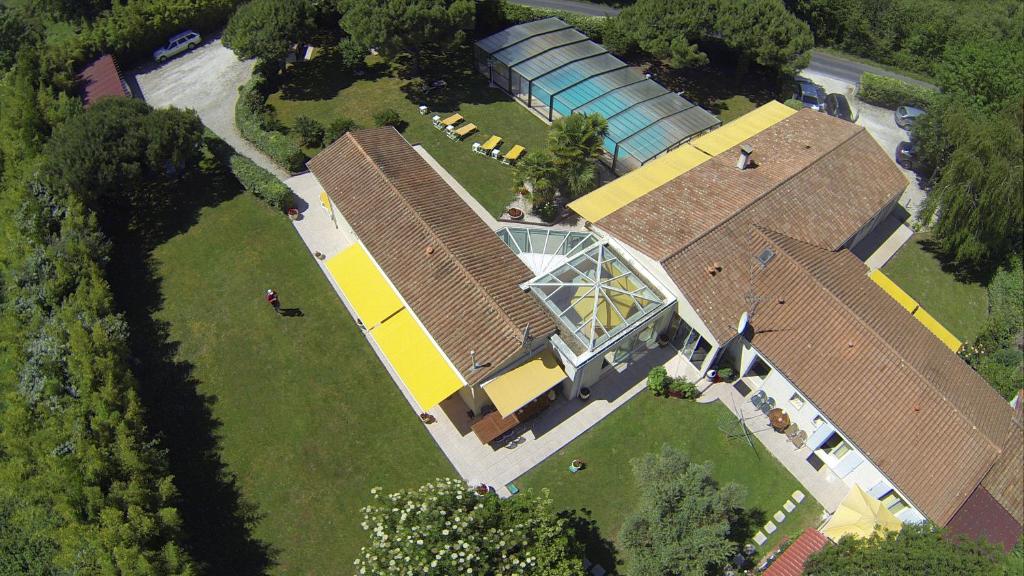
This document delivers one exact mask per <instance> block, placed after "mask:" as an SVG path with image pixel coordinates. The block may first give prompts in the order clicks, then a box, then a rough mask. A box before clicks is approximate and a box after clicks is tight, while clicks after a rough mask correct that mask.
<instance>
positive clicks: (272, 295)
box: [267, 288, 281, 314]
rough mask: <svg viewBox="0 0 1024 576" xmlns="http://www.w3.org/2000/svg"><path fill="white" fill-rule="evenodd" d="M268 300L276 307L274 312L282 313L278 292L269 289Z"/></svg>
mask: <svg viewBox="0 0 1024 576" xmlns="http://www.w3.org/2000/svg"><path fill="white" fill-rule="evenodd" d="M267 302H270V305H271V306H273V307H274V312H277V313H278V314H280V313H281V301H280V300H278V299H277V292H274V291H273V290H271V289H269V288H268V289H267Z"/></svg>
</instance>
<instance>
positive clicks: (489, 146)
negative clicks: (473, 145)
mask: <svg viewBox="0 0 1024 576" xmlns="http://www.w3.org/2000/svg"><path fill="white" fill-rule="evenodd" d="M498 146H501V136H491V137H490V138H488V139H487V142H484V143H483V144H482V145H481V146H480V148H479V149H478V151H479V152H480V153H481V154H485V155H488V154H490V153H491V150H494V149H495V148H497V147H498Z"/></svg>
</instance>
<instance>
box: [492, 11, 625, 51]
mask: <svg viewBox="0 0 1024 576" xmlns="http://www.w3.org/2000/svg"><path fill="white" fill-rule="evenodd" d="M501 15H502V17H503V18H504V20H505V22H506V24H507V25H508V26H514V25H516V24H523V23H524V22H532V21H534V20H541V19H544V18H551V17H552V16H554V17H555V18H559V19H561V20H562V21H563V22H565V23H566V24H568V25H570V26H572V27H573V28H576V29H577V30H579V31H580V32H582V33H584V34H586V35H587V36H589V37H590V39H591V40H593V41H594V42H602V41H603V40H604V36H605V32H606V31H607V30H608V27H609V26H610V24H611V19H609V18H605V17H604V16H585V15H582V14H574V13H572V12H566V11H565V10H553V9H550V8H534V7H532V6H523V5H522V4H512V3H511V2H502V3H501Z"/></svg>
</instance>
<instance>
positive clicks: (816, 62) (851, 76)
mask: <svg viewBox="0 0 1024 576" xmlns="http://www.w3.org/2000/svg"><path fill="white" fill-rule="evenodd" d="M804 72H810V73H813V74H823V75H825V76H831V77H832V78H835V79H837V80H842V81H843V82H847V83H849V84H857V83H858V82H860V75H861V74H863V73H864V72H870V73H872V74H878V75H880V76H890V77H892V78H898V79H900V80H903V81H904V82H909V83H910V84H917V85H918V86H924V87H925V88H931V89H932V90H935V89H936V88H935V86H934V85H932V84H929V83H927V82H922V81H920V80H915V79H914V78H909V77H907V76H904V75H902V74H897V73H895V72H890V71H888V70H885V69H883V68H878V67H877V66H871V65H870V64H862V63H860V62H854V61H852V60H847V59H845V58H841V57H838V56H833V55H832V54H826V53H824V52H820V51H818V50H815V51H814V52H812V53H811V64H810V66H808V67H807V68H805V69H804Z"/></svg>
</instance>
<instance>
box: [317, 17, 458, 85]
mask: <svg viewBox="0 0 1024 576" xmlns="http://www.w3.org/2000/svg"><path fill="white" fill-rule="evenodd" d="M337 1H338V10H339V11H340V12H341V13H342V14H343V16H342V18H341V27H342V29H343V30H344V31H345V32H347V33H348V34H349V35H350V36H352V38H353V39H354V40H355V41H356V42H358V43H359V44H360V45H362V46H368V47H371V48H376V49H378V50H379V51H380V52H381V53H382V54H384V55H385V56H388V57H394V56H397V55H398V54H400V53H403V52H404V53H408V54H409V55H410V57H411V61H412V68H413V72H414V73H415V74H418V73H419V67H420V64H421V61H422V57H423V52H424V51H426V50H441V51H443V50H445V49H447V48H449V47H451V46H457V45H460V44H462V43H463V42H464V41H465V38H466V32H465V31H466V30H472V29H473V23H474V19H475V17H476V2H475V1H474V0H337Z"/></svg>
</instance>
